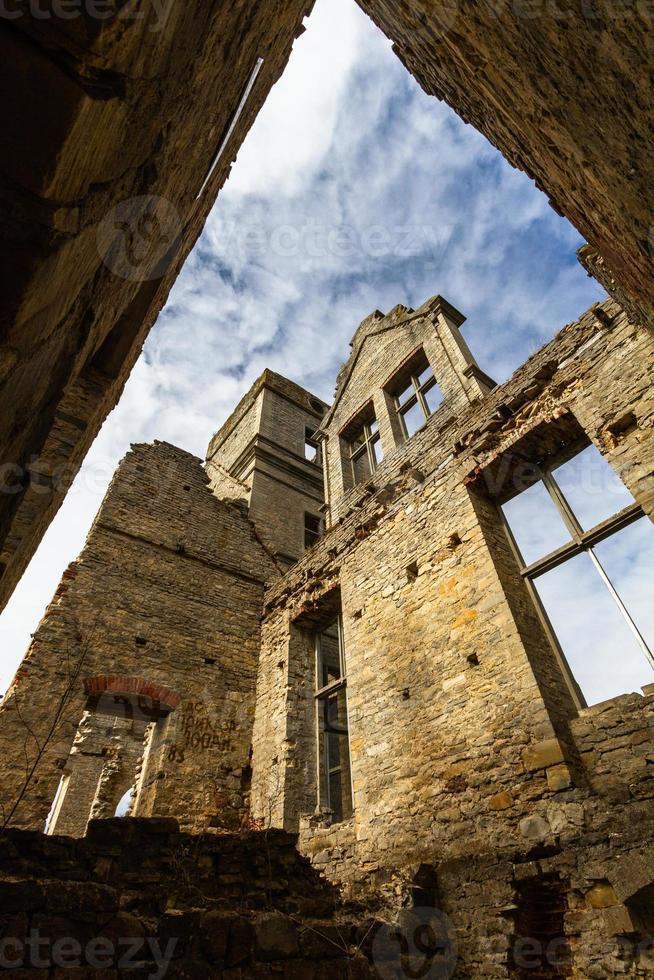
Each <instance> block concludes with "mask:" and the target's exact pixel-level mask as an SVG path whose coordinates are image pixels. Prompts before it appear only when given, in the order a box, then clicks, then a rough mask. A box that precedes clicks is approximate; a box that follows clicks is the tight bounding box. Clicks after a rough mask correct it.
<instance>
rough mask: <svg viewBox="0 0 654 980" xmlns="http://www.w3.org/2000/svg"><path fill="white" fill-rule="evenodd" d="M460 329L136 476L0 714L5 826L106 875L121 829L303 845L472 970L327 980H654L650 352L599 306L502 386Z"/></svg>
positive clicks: (366, 337)
mask: <svg viewBox="0 0 654 980" xmlns="http://www.w3.org/2000/svg"><path fill="white" fill-rule="evenodd" d="M463 323H464V317H463V315H462V314H461V313H459V312H458V311H457V310H456V309H454V308H453V307H452V306H451V305H450V304H449V303H448V302H447V301H446V300H445V299H443V298H442V297H441V296H435V297H433V298H432V299H430V300H428V301H427V302H425V303H424V304H423V305H422V306H421V307H420V308H419V309H417V310H413V309H408V308H406V307H404V306H397V307H395V308H394V309H393V310H391V311H390V312H389V313H387V314H386V315H384V314H382V313H380V312H379V311H376V312H374V313H372V314H371V315H370V316H369V317H367V318H366V319H365V320H364V321H363V322H362V323H361V325H360V326H359V327H358V329H357V330H356V332H355V334H354V337H353V339H352V344H351V348H352V349H351V353H350V356H349V359H348V360H347V363H346V364H345V365H344V366H343V368H342V370H341V372H340V374H339V376H338V379H337V382H336V390H335V394H334V399H333V402H332V404H331V405H327V404H325V403H323V402H322V401H321V400H320V399H318V398H316V397H315V396H313V395H312V394H310V393H309V392H307V391H305V390H304V389H302V388H300V387H299V386H298V385H296V384H294V383H293V382H292V381H290V380H288V379H285V378H282V377H280V376H279V375H276V374H274V373H272V372H269V371H266V372H264V373H263V375H262V376H261V377H260V378H259V379H258V380H257V382H256V383H255V384H254V386H253V387H252V389H251V390H250V391H249V392H248V393H247V394H246V395H245V397H244V398H243V400H242V401H241V402H240V404H239V405H238V406H237V408H236V409H235V411H234V412H233V413H232V415H231V416H230V418H229V419H228V420H227V421H226V422H225V424H224V425H223V426H222V427H221V429H220V430H219V432H218V433H217V434H216V435H215V436H214V438H213V439H212V440H211V443H210V445H209V447H208V451H207V458H206V461H205V462H204V464H203V462H202V461H200V460H199V459H197V458H195V457H193V456H191V455H189V454H188V453H186V452H185V451H184V450H183V449H180V448H176V447H174V446H171V445H169V444H167V443H159V442H158V443H154V444H153V445H136V446H134V447H133V448H132V450H131V451H130V453H128V455H127V456H126V458H125V459H124V460H123V462H122V463H121V465H120V467H119V468H118V470H117V472H116V474H115V476H114V478H113V481H112V483H111V485H110V487H109V490H108V493H107V495H106V498H105V500H104V503H103V505H102V507H101V509H100V511H99V513H98V515H97V517H96V520H95V522H94V525H93V527H92V530H91V532H90V534H89V537H88V540H87V543H86V547H85V548H84V550H83V552H82V554H81V555H80V557H79V559H78V560H77V561H76V562H74V563H73V564H72V565H71V566H70V567H69V568H68V570H67V571H66V572H65V573H64V576H63V579H62V581H61V584H60V586H59V588H58V590H57V593H56V595H55V597H54V599H53V601H52V603H51V604H50V606H49V607H48V609H47V611H46V614H45V616H44V618H43V620H42V622H41V624H40V626H39V628H38V630H37V632H36V633H35V635H34V637H33V640H32V643H31V646H30V649H29V651H28V653H27V655H26V657H25V659H24V661H23V663H22V664H21V666H20V668H19V670H18V672H17V675H16V678H15V680H14V682H13V684H12V686H11V688H10V689H9V691H8V692H7V695H6V697H5V699H4V702H3V704H2V707H1V708H0V746H1V752H0V786H1V788H2V795H3V801H4V807H5V813H7V811H10V813H11V824H12V826H14V827H21V828H26V829H31V830H39V831H40V830H42V829H43V828H44V827H46V824H47V831H48V834H49V835H61V834H65V835H72V836H73V837H79V838H81V837H83V835H84V834H85V833H86V831H87V829H89V831H90V837H89V844H88V845H86V844H84V845H83V846H84V847H88V848H90V850H88V849H87V850H84V851H83V852H79V853H80V854H83V861H84V862H87V864H85V865H84V866H85V867H86V866H87V865H88V862H89V861H91V856H92V855H96V857H93V860H96V859H97V854H96V851H94V850H93V848H96V849H97V848H98V847H99V848H100V850H99V851H98V852H97V853H99V854H105V855H117V854H119V853H120V847H119V848H118V850H115V846H114V845H111V846H110V847H109V848H108V849H107V847H106V845H105V849H104V850H103V849H102V846H100V845H99V844H98V843H97V841H98V840H101V839H100V838H99V837H98V834H99V833H100V831H99V829H98V828H99V827H101V826H102V825H101V824H97V823H94V822H91V823H89V821H92V820H93V818H97V817H112V816H113V815H114V814H115V813H116V811H117V810H118V811H119V812H120V811H121V808H122V809H123V810H124V808H125V807H127V808H128V812H129V813H130V814H131V815H132V816H135V817H150V818H170V817H172V818H175V819H176V820H177V821H178V823H179V826H180V827H181V829H182V831H184V832H188V833H190V834H196V835H198V834H199V835H203V836H199V837H197V840H198V841H201V842H203V843H202V845H201V846H202V847H204V848H206V847H208V846H209V845H207V843H206V841H207V840H208V837H207V835H209V834H214V835H216V838H217V839H218V838H221V839H222V835H225V834H226V833H227V832H229V831H237V830H239V828H243V827H249V828H252V827H254V828H261V829H266V828H279V829H280V830H283V831H286V832H290V833H292V834H296V835H298V837H297V841H298V849H299V851H300V852H301V854H303V855H305V856H306V857H307V858H308V859H309V860H310V861H311V863H312V864H313V866H314V869H315V870H316V871H321V872H323V873H324V875H325V877H326V879H327V880H328V881H329V882H332V883H333V884H335V885H338V886H339V888H340V890H341V894H343V895H344V896H346V897H348V898H349V899H351V900H356V901H357V902H360V903H364V906H365V905H366V903H367V907H370V908H373V907H374V908H380V907H381V908H384V909H386V910H390V911H391V912H394V913H397V910H399V909H400V908H404V909H407V908H411V907H412V906H415V907H424V906H428V907H430V908H438V909H440V910H442V912H443V913H444V914H445V915H446V916H447V917H448V921H450V922H451V923H452V928H453V930H454V935H455V937H456V957H455V963H454V964H453V965H452V966H451V969H450V972H443V970H441V972H440V973H424V972H423V973H422V974H420V973H393V972H388V971H386V972H385V970H386V967H384V966H383V965H382V966H381V967H380V961H379V959H378V958H377V959H375V956H374V955H373V957H372V958H373V962H374V965H375V968H376V969H377V973H372V974H368V973H365V972H359V973H356V972H351V971H352V969H353V967H352V963H350V965H349V966H347V967H343V970H344V971H345V972H342V973H336V974H334V973H333V972H332V973H331V974H330V975H338V976H368V975H371V976H382V977H387V976H394V977H399V976H409V975H411V976H416V975H428V976H437V975H438V976H451V975H456V976H460V977H470V978H476V977H482V976H484V977H486V976H488V977H528V976H547V977H557V976H558V977H564V976H574V977H579V978H582V977H583V978H586V977H605V976H613V975H616V976H617V975H628V976H652V975H654V951H653V949H652V945H651V935H652V929H653V928H654V819H653V818H654V805H653V803H652V800H653V799H654V744H653V734H654V667H653V664H654V661H653V658H652V649H653V645H654V636H653V634H652V616H651V581H650V582H646V583H643V582H642V580H641V578H640V576H642V571H643V569H647V568H650V569H651V567H652V566H651V556H652V554H654V533H653V530H652V525H651V518H652V510H653V508H654V452H653V449H652V438H651V434H652V426H653V424H654V400H653V399H652V395H651V386H650V376H651V371H652V367H653V365H654V338H653V337H652V334H651V333H650V332H648V331H646V330H643V329H640V328H638V327H637V326H635V325H634V324H633V323H632V322H630V319H629V318H628V316H627V315H626V314H625V312H624V311H623V310H622V309H621V308H620V307H618V306H617V304H616V303H615V302H614V301H612V300H609V301H606V302H604V303H601V304H597V305H596V306H594V307H592V308H591V309H590V310H588V311H587V312H586V313H585V314H584V315H583V316H582V317H581V318H580V320H579V321H578V322H576V323H573V324H570V325H568V326H566V327H564V329H563V330H561V332H560V333H559V334H558V336H557V337H556V338H555V339H554V340H553V341H552V342H551V343H549V344H548V345H546V346H545V347H544V348H543V349H542V350H540V351H539V352H538V353H537V354H535V355H534V356H533V357H531V358H530V359H529V361H527V363H526V364H524V365H523V366H522V367H521V368H520V369H519V370H518V371H517V372H516V373H515V374H514V375H513V377H511V378H510V379H509V380H508V381H507V382H505V383H504V384H501V385H496V384H495V382H494V381H493V380H492V379H491V378H489V377H488V376H487V375H486V374H485V373H484V371H483V369H482V368H481V367H480V366H479V365H478V364H477V363H476V361H475V359H474V357H473V355H472V353H471V351H470V350H469V349H468V347H467V345H466V342H465V340H464V337H463V334H462V325H463ZM648 555H649V556H650V558H649V565H648V564H647V561H648V557H647V556H648ZM36 744H38V746H39V747H40V750H39V752H37V751H36V749H35V748H34V746H35V745H36ZM26 759H27V760H28V770H26ZM26 771H29V773H31V777H30V778H29V779H28V780H27V781H26ZM164 822H165V821H164ZM132 824H133V822H132V821H127V822H125V824H124V825H125V827H126V828H128V827H129V826H131V825H132ZM107 826H108V827H114V826H115V824H112V823H109V824H108V825H107ZM134 826H136V824H134ZM153 826H154V827H156V826H158V824H157V821H156V820H155V821H154V822H153ZM117 833H120V832H119V831H117ZM125 833H126V834H128V833H131V831H128V830H127V829H126V831H125ZM255 836H256V835H255ZM118 839H119V838H117V840H118ZM125 839H126V840H127V838H125ZM190 839H192V838H190ZM226 839H228V838H226ZM229 839H231V838H229ZM257 839H258V838H257ZM22 840H23V838H19V843H18V844H17V845H16V846H18V847H19V849H20V847H23V848H24V847H25V845H24V844H21V841H22ZM46 840H47V838H46ZM130 840H131V838H130ZM142 844H143V842H142ZM43 846H45V845H39V848H42V847H43ZM70 846H72V845H71V844H66V847H70ZM80 846H82V845H81V844H80ZM125 846H126V847H128V845H127V844H126V845H125ZM130 846H131V845H130ZM134 846H135V845H134ZM143 846H146V845H145V844H143ZM152 846H153V845H152V844H151V843H150V844H147V847H150V848H151V847H152ZM224 846H225V847H227V846H228V845H227V844H225V845H224ZM229 846H231V845H229ZM259 846H260V845H259V844H253V845H252V847H253V849H254V851H256V848H257V847H259ZM284 846H286V845H284ZM198 847H200V845H198ZM112 848H114V849H112ZM146 850H147V848H146ZM21 853H23V852H21ZM47 853H50V852H48V851H47V850H46V851H42V850H39V854H44V855H45V854H47ZM52 853H53V854H54V853H55V852H52ZM57 853H60V852H57ZM76 853H78V852H76ZM130 853H131V852H130ZM148 853H149V851H148ZM198 853H199V852H198ZM203 853H204V852H203ZM90 855H91V856H90ZM12 860H13V861H14V863H15V862H17V861H18V858H17V857H16V855H15V854H14V857H13V858H12ZM26 860H27V858H25V857H23V858H21V861H23V864H22V865H20V867H22V868H24V867H25V863H24V862H25V861H26ZM40 860H41V862H42V864H41V865H39V866H38V869H37V872H38V874H39V875H42V876H45V877H48V876H49V877H57V874H59V873H60V872H57V873H56V874H55V873H54V872H53V863H55V864H56V861H59V860H60V858H56V859H55V858H50V859H49V860H50V861H51V864H50V865H47V862H46V858H45V857H41V858H40ZM76 860H79V861H82V858H80V857H78V858H77V859H76ZM103 860H105V859H104V858H103ZM106 860H111V861H117V860H119V858H118V857H110V858H106ZM203 860H204V859H203ZM207 860H208V858H207ZM234 860H235V859H232V864H233V861H234ZM242 860H244V859H242ZM274 860H275V861H277V860H278V859H277V857H275V858H274ZM280 860H281V858H280ZM284 860H290V858H288V859H284ZM43 862H46V864H45V865H44V864H43ZM205 864H206V862H205ZM11 866H12V867H13V866H14V865H11ZM16 866H18V865H16ZM88 866H89V867H90V866H92V865H88ZM93 866H94V867H96V868H97V867H100V865H93ZM204 866H205V865H204V864H203V863H202V861H200V860H199V859H198V864H197V867H198V868H202V867H204ZM44 867H46V870H44ZM57 867H58V865H57ZM153 867H154V868H155V870H156V873H157V874H161V871H160V865H159V864H155V865H154V866H153ZM239 867H241V866H240V865H238V863H237V864H236V865H235V867H234V870H236V871H237V875H236V878H239V874H241V872H239V871H238V869H239ZM157 869H158V870H157ZM128 871H129V869H127V871H126V870H125V868H123V870H121V875H123V876H124V875H125V874H127V873H128ZM37 872H35V873H37ZM23 873H24V872H23ZM95 873H96V872H94V874H95ZM298 874H299V875H300V878H299V879H298V880H300V879H302V874H304V872H302V873H300V872H298ZM128 877H129V875H128ZM173 877H174V875H173ZM121 880H122V879H121ZM148 880H150V879H148ZM152 880H154V879H152ZM157 880H159V879H157ZM219 880H220V881H221V882H222V881H223V878H220V879H219ZM224 880H225V882H230V881H233V880H234V875H232V876H231V878H230V877H229V875H228V876H226V878H225V879H224ZM302 880H304V879H302ZM316 880H317V879H316ZM322 880H323V879H321V881H322ZM157 887H164V888H166V887H167V888H170V887H171V885H170V882H168V883H167V884H166V885H163V884H162V885H160V886H157ZM220 887H223V885H221V886H220ZM224 887H228V886H227V884H225V886H224ZM315 887H316V888H317V889H318V890H320V888H323V884H320V885H318V884H316V885H315ZM280 901H281V899H280ZM284 901H287V899H284ZM180 914H181V913H180ZM530 944H531V945H530ZM289 948H290V949H291V952H289V951H288V950H287V951H286V952H283V953H281V954H279V955H280V956H282V957H286V958H287V961H286V965H285V966H284V967H283V968H282V972H283V973H284V975H287V976H305V975H306V976H323V975H326V974H323V973H321V972H320V971H319V970H318V967H317V966H314V967H313V968H312V969H313V972H311V970H310V971H309V972H308V973H301V972H300V973H295V972H293V970H294V969H295V968H294V967H293V966H292V964H293V963H294V962H295V960H294V959H293V957H294V956H296V955H300V954H299V953H297V952H293V950H294V949H295V947H294V946H293V944H292V943H291V945H290V947H289ZM373 953H374V950H373ZM377 953H378V956H379V955H381V954H379V950H377ZM221 955H222V954H221ZM304 955H305V956H307V955H308V954H306V951H305V954H304ZM219 958H220V957H219ZM265 958H266V957H265V956H264V959H265ZM268 958H271V957H268ZM382 960H383V957H382ZM316 962H317V960H316ZM357 962H358V961H357ZM366 962H367V961H366ZM384 962H385V961H384ZM358 968H359V967H357V969H358ZM367 968H368V967H366V969H367ZM321 969H322V967H321ZM334 969H336V967H333V968H332V970H334ZM339 969H341V967H339ZM361 969H363V967H361ZM443 969H444V968H443ZM455 969H456V973H455V972H454V970H455ZM348 971H350V972H348ZM180 975H187V974H180ZM216 975H219V974H216ZM225 975H226V976H227V975H228V976H232V975H233V974H231V973H229V974H225ZM244 975H248V976H249V975H250V974H244ZM252 975H253V976H254V975H256V976H261V975H265V976H268V975H269V974H268V973H264V974H262V973H256V974H252Z"/></svg>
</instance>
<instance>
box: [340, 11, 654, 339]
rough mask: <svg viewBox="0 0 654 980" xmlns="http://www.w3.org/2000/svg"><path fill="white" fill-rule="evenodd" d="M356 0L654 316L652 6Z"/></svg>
mask: <svg viewBox="0 0 654 980" xmlns="http://www.w3.org/2000/svg"><path fill="white" fill-rule="evenodd" d="M359 3H360V6H361V7H363V9H364V10H365V11H366V13H368V14H369V15H370V16H371V17H372V18H373V20H374V21H375V22H376V23H377V24H378V26H379V27H381V29H382V30H383V31H384V32H385V33H386V34H387V35H388V37H389V38H391V40H392V41H393V42H394V50H395V52H396V53H397V55H398V56H399V58H400V59H401V61H402V62H403V64H405V65H406V67H407V68H408V70H409V71H410V72H411V73H412V74H413V75H414V76H415V77H416V79H417V80H418V81H419V82H420V84H421V85H422V87H423V88H424V89H425V91H426V92H428V93H429V94H430V95H435V96H437V97H438V98H439V99H443V100H445V101H446V102H448V103H449V105H450V106H452V108H453V109H454V110H455V111H456V112H457V113H458V114H459V115H460V116H461V117H462V118H463V119H464V120H465V121H466V122H469V123H472V125H473V126H475V127H476V128H477V129H479V130H480V131H481V132H482V133H483V134H484V135H485V136H486V137H487V138H488V139H489V140H490V141H491V143H493V145H494V146H496V147H497V148H498V149H499V150H500V151H501V152H502V153H503V155H504V156H505V157H506V159H507V160H508V161H509V162H510V163H512V164H513V166H515V167H517V168H518V169H520V170H524V171H525V172H526V173H527V174H529V176H530V177H532V178H533V179H534V180H535V182H536V185H537V187H539V188H540V189H541V190H543V191H544V192H545V193H546V194H547V195H548V196H549V198H550V200H551V203H552V206H553V207H554V209H555V210H556V211H557V212H559V213H561V214H564V215H565V216H566V217H567V218H568V220H570V221H571V222H572V223H573V224H574V225H575V226H576V227H577V228H578V230H579V232H580V233H581V234H582V235H583V237H584V238H585V239H586V240H587V241H588V242H589V243H590V244H591V245H592V246H593V247H594V248H595V249H596V250H597V251H598V252H599V253H600V255H601V256H602V258H603V260H604V262H605V265H606V268H607V270H608V273H609V275H610V276H611V277H612V278H613V280H615V281H616V282H617V283H618V284H619V289H620V291H621V292H622V293H623V294H626V295H627V296H629V297H631V300H632V303H634V304H635V305H637V306H638V307H639V308H640V309H641V310H642V311H644V312H646V313H647V316H648V322H649V323H650V325H651V324H652V323H654V319H653V318H654V287H653V286H652V275H651V268H652V215H653V213H654V199H653V197H652V187H653V186H654V182H653V180H652V176H653V174H652V161H651V157H650V156H649V154H648V153H647V150H646V147H647V146H648V145H649V144H650V143H651V141H652V136H653V132H652V118H651V114H650V112H649V103H650V98H651V78H650V74H649V69H650V65H651V63H652V59H653V57H654V41H653V39H652V37H653V36H652V31H651V21H650V17H651V15H650V11H649V9H648V8H647V7H646V6H645V5H642V4H638V3H633V4H632V3H626V4H623V5H621V6H616V5H615V4H612V3H610V2H605V0H597V2H592V3H587V2H582V0H572V2H569V3H560V4H550V3H545V2H539V0H535V2H529V3H503V4H498V3H494V4H479V3H476V2H475V0H452V2H449V0H409V2H405V0H359ZM597 65H601V66H602V68H601V72H599V73H598V72H597V71H596V66H597ZM605 284H606V282H605ZM616 298H617V299H618V300H619V299H620V296H619V295H617V294H616Z"/></svg>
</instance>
